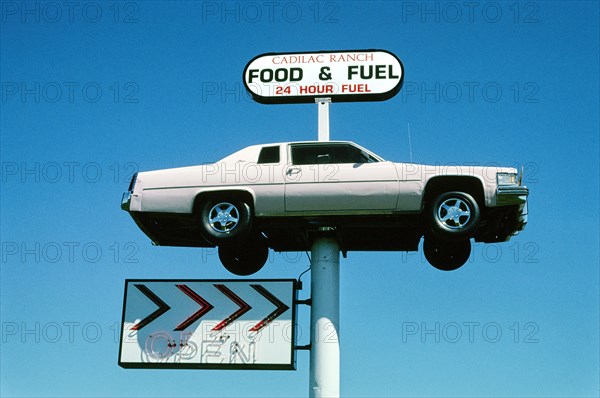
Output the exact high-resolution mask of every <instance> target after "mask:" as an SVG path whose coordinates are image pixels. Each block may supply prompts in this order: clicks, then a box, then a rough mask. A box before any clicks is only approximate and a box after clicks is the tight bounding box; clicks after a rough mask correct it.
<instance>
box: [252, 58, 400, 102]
mask: <svg viewBox="0 0 600 398" xmlns="http://www.w3.org/2000/svg"><path fill="white" fill-rule="evenodd" d="M353 52H383V53H388V54H390V55H391V56H393V57H394V58H396V60H397V61H398V63H399V64H400V70H401V71H402V76H400V81H399V82H398V84H396V86H395V87H394V88H393V89H391V90H390V91H387V92H385V93H380V94H364V93H363V94H336V95H325V94H315V95H294V96H287V97H265V96H262V95H258V94H255V93H254V92H253V91H252V90H250V88H249V87H248V85H247V84H246V71H247V70H248V67H249V66H250V64H251V63H252V62H254V60H256V59H258V58H261V57H266V56H272V55H297V54H331V53H353ZM242 81H243V82H244V87H245V88H246V91H248V92H249V93H250V95H251V96H252V99H253V100H254V101H256V102H258V103H260V104H267V105H272V104H314V103H315V99H316V98H324V97H326V98H331V102H373V101H385V100H388V99H390V98H392V97H394V96H395V95H396V94H398V92H399V91H400V89H401V88H402V85H403V84H404V64H402V61H400V58H398V57H397V56H396V54H394V53H392V52H390V51H387V50H379V49H368V50H334V51H331V50H327V51H301V52H290V53H288V52H285V53H278V52H273V53H264V54H260V55H257V56H256V57H254V58H252V59H251V60H250V61H248V63H247V64H246V67H245V68H244V72H243V73H242Z"/></svg>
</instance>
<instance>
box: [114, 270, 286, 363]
mask: <svg viewBox="0 0 600 398" xmlns="http://www.w3.org/2000/svg"><path fill="white" fill-rule="evenodd" d="M296 289H297V282H296V280H294V279H275V280H256V279H254V280H251V279H238V280H198V279H192V280H172V279H170V280H156V279H155V280H127V281H125V297H124V301H123V318H122V321H121V325H122V329H121V342H120V346H119V365H120V366H121V367H124V368H155V369H264V370H293V369H295V366H296V365H295V362H296V353H295V349H294V348H295V344H296V326H295V321H296V306H295V303H296V293H297V290H296ZM140 293H141V294H140ZM152 303H154V304H152ZM154 306H156V307H154ZM140 319H141V320H140ZM265 334H267V335H268V338H267V337H265Z"/></svg>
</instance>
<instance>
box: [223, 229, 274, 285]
mask: <svg viewBox="0 0 600 398" xmlns="http://www.w3.org/2000/svg"><path fill="white" fill-rule="evenodd" d="M268 257H269V246H268V245H267V242H266V240H265V238H264V237H262V236H257V237H252V238H249V239H246V240H244V242H242V243H241V244H239V245H234V246H221V247H219V259H220V260H221V263H222V264H223V266H224V267H225V269H227V271H229V272H231V273H232V274H235V275H238V276H247V275H252V274H254V273H256V272H258V271H259V270H260V269H261V268H262V267H263V266H264V265H265V263H266V262H267V259H268Z"/></svg>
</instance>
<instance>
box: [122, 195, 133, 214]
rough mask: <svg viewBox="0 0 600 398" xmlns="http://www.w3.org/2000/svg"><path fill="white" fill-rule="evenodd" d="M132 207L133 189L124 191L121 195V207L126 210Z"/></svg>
mask: <svg viewBox="0 0 600 398" xmlns="http://www.w3.org/2000/svg"><path fill="white" fill-rule="evenodd" d="M130 208H131V191H127V192H124V193H123V196H122V197H121V209H122V210H125V211H129V209H130Z"/></svg>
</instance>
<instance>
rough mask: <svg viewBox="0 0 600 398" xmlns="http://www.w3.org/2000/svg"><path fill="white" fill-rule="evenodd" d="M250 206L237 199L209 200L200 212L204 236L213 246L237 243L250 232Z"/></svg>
mask: <svg viewBox="0 0 600 398" xmlns="http://www.w3.org/2000/svg"><path fill="white" fill-rule="evenodd" d="M251 221H252V216H251V214H250V206H249V205H248V204H247V203H246V202H244V201H242V200H237V199H209V200H206V201H204V203H203V204H202V207H201V210H200V226H201V228H202V234H203V235H204V237H205V238H206V239H207V240H208V241H209V242H210V243H212V244H214V245H217V246H220V245H224V244H230V243H233V242H236V241H238V240H240V239H242V238H243V237H245V236H246V235H247V234H248V232H249V231H250V227H251Z"/></svg>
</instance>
